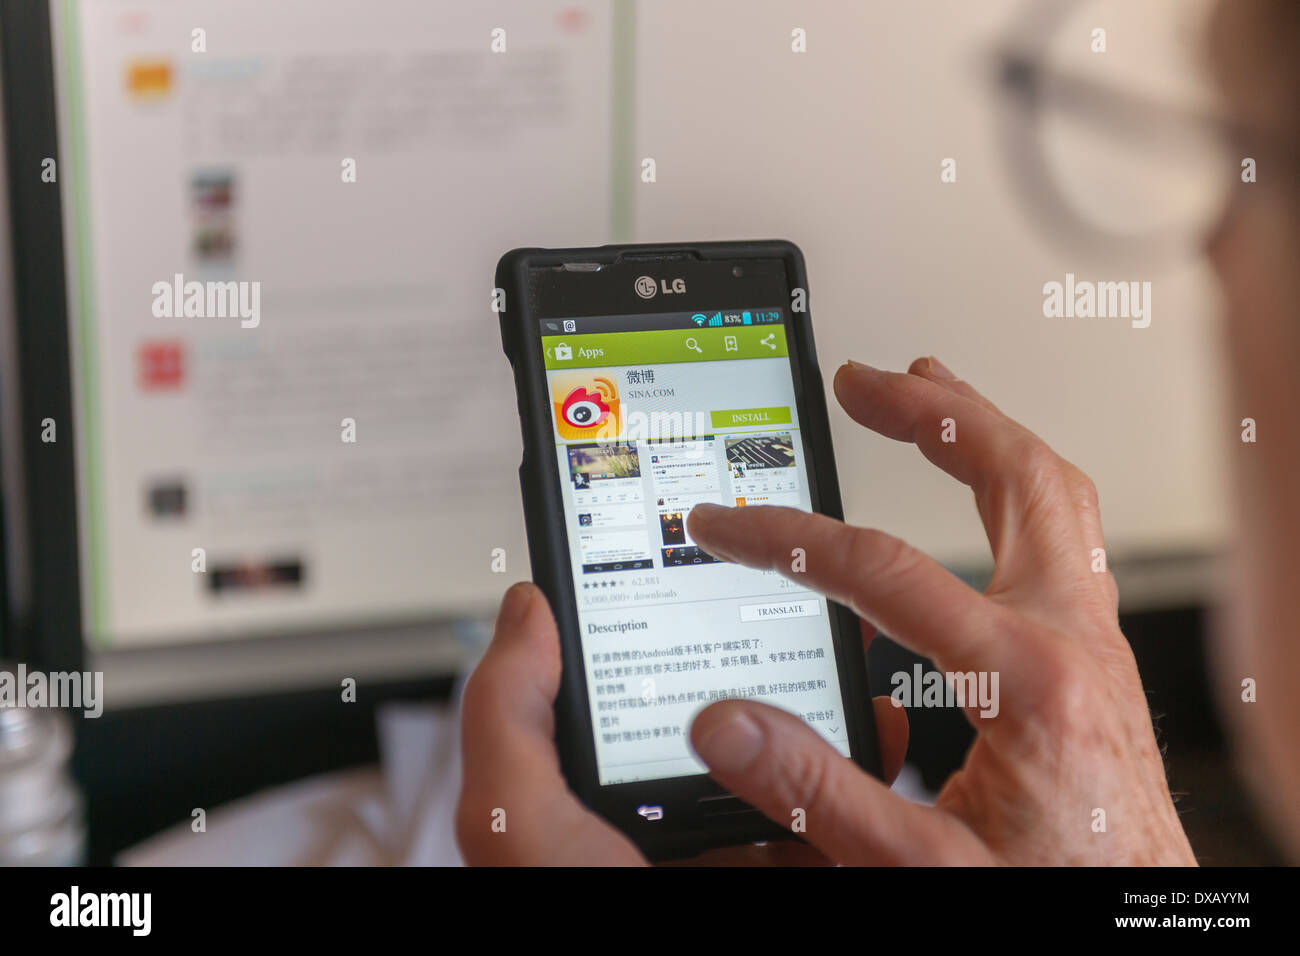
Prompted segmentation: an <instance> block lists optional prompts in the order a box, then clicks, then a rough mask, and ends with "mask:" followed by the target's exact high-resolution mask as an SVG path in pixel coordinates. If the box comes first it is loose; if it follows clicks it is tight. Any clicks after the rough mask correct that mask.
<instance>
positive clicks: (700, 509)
mask: <svg viewBox="0 0 1300 956" xmlns="http://www.w3.org/2000/svg"><path fill="white" fill-rule="evenodd" d="M725 510H726V508H725V507H724V506H722V505H720V504H716V503H714V502H712V501H701V502H700V503H699V504H697V505H695V506H694V507H692V508H691V514H698V515H700V516H702V517H705V518H708V517H709V516H710V515H720V514H722V512H723V511H725Z"/></svg>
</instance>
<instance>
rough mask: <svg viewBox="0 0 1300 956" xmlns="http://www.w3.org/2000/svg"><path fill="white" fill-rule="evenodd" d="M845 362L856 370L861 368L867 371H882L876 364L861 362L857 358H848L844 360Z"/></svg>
mask: <svg viewBox="0 0 1300 956" xmlns="http://www.w3.org/2000/svg"><path fill="white" fill-rule="evenodd" d="M844 364H845V365H847V366H848V367H849V368H851V369H854V370H855V371H856V370H859V369H861V370H863V371H866V372H878V371H880V370H879V369H877V368H876V367H875V366H872V365H867V364H866V363H865V362H859V361H856V360H855V359H847V360H846V361H845V362H844Z"/></svg>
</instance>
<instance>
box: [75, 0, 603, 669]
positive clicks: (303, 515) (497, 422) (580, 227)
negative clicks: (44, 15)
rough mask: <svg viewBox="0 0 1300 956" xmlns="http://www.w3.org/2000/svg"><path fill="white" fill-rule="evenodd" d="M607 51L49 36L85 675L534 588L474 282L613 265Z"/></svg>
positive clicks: (302, 35)
mask: <svg viewBox="0 0 1300 956" xmlns="http://www.w3.org/2000/svg"><path fill="white" fill-rule="evenodd" d="M507 10H508V14H509V15H508V16H506V15H505V14H506V12H507ZM502 24H508V28H507V27H503V26H502ZM615 34H616V30H615V23H614V16H613V14H612V13H611V8H610V6H609V5H608V4H606V3H603V2H597V0H592V2H573V0H565V2H540V3H530V4H527V5H519V4H503V3H475V4H444V3H439V4H432V3H428V2H425V0H385V2H382V3H375V2H372V0H337V2H332V3H330V4H329V5H328V8H322V7H321V6H320V5H319V4H317V3H315V2H312V0H284V2H277V3H265V2H261V0H190V2H185V3H172V2H150V0H56V2H53V3H52V4H51V37H52V41H53V47H54V49H53V58H52V60H53V73H54V78H55V87H56V91H57V99H56V105H57V110H56V112H57V118H58V120H57V121H58V156H59V160H58V167H57V183H58V188H59V189H60V190H61V195H62V209H63V222H62V228H63V240H64V256H65V273H66V282H67V292H68V316H67V318H68V321H69V324H70V327H69V331H70V335H69V343H70V351H71V355H70V356H69V361H70V364H71V369H72V382H73V391H74V395H73V411H74V420H75V428H74V433H75V440H76V451H75V471H76V494H77V516H78V518H77V520H78V539H79V541H78V549H79V558H80V590H81V593H80V601H81V611H82V621H83V631H84V635H85V639H86V641H87V642H88V643H89V645H90V646H91V647H92V648H96V649H108V650H118V649H136V648H142V647H157V646H163V645H177V644H184V643H195V642H205V641H211V640H213V639H226V640H228V639H232V638H242V637H256V636H259V635H276V634H286V633H302V634H312V633H319V632H322V631H326V630H328V631H338V630H340V629H347V628H357V627H373V626H375V625H380V624H390V623H391V624H403V623H409V622H418V621H427V620H430V619H434V618H448V617H454V616H458V615H464V614H482V613H490V611H491V609H492V608H493V606H494V604H495V602H496V600H497V599H498V598H499V596H500V594H501V592H502V590H503V588H504V587H505V585H506V583H508V581H509V580H514V579H517V578H520V577H526V576H527V574H528V570H527V551H526V548H525V545H524V541H523V531H522V529H523V522H522V517H521V512H520V505H519V489H518V478H517V472H516V468H517V465H518V454H519V440H518V431H517V426H516V421H515V420H516V414H515V409H514V399H513V389H512V386H511V380H510V375H509V367H508V365H507V363H506V362H505V360H504V358H503V357H502V355H501V350H500V341H499V332H498V326H497V321H496V315H495V313H494V312H493V311H492V308H491V299H492V289H491V285H492V282H491V277H492V274H493V267H494V265H495V262H496V259H497V258H498V257H499V255H500V254H501V253H502V252H503V251H504V250H506V249H508V248H510V247H512V246H516V245H523V244H529V245H543V244H553V245H564V244H576V243H590V242H591V241H592V240H593V238H595V239H604V238H605V237H608V236H609V235H610V230H611V226H612V223H613V221H614V219H615V200H614V190H613V188H612V158H611V155H612V154H611V150H612V143H613V142H614V140H615V137H614V135H613V122H612V115H613V113H614V110H613V104H614V99H613V96H612V94H611V90H612V89H615V88H616V84H615V83H614V82H613V76H612V74H613V72H614V70H615V65H614V64H615V56H614V52H613V38H614V36H615Z"/></svg>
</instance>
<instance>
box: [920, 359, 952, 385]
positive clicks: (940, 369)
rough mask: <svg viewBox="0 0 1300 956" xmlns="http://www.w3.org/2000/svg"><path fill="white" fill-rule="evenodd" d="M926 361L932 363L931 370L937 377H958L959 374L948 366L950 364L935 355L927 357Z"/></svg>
mask: <svg viewBox="0 0 1300 956" xmlns="http://www.w3.org/2000/svg"><path fill="white" fill-rule="evenodd" d="M926 361H927V362H929V363H930V372H931V373H932V374H933V375H934V377H935V378H946V379H953V380H955V379H956V378H957V376H956V375H954V374H953V373H952V371H951V370H950V369H949V368H948V366H946V365H944V364H943V363H942V362H940V361H939V360H938V359H937V358H935V357H934V356H933V355H931V356H930V357H929V358H928V359H926Z"/></svg>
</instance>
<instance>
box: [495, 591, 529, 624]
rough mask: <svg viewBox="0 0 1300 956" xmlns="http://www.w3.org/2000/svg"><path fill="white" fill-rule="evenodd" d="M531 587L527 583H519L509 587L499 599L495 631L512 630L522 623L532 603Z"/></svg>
mask: <svg viewBox="0 0 1300 956" xmlns="http://www.w3.org/2000/svg"><path fill="white" fill-rule="evenodd" d="M532 591H533V589H532V587H530V586H529V584H528V582H527V581H519V582H518V583H516V584H512V585H511V586H510V590H508V591H506V595H505V597H504V598H502V599H501V610H500V611H498V612H497V630H498V631H500V630H502V629H509V628H513V627H515V626H516V625H518V624H519V623H520V622H522V621H523V619H524V615H525V614H527V613H528V605H529V604H531V603H532V599H533V594H532Z"/></svg>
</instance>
